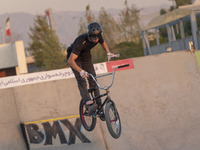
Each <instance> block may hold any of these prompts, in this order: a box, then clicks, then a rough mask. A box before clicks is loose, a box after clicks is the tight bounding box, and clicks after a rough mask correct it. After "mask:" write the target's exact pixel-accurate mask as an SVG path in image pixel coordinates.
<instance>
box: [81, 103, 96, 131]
mask: <svg viewBox="0 0 200 150" xmlns="http://www.w3.org/2000/svg"><path fill="white" fill-rule="evenodd" d="M79 114H80V119H81V123H82V125H83V127H84V128H85V130H87V131H92V130H94V128H95V126H96V117H94V116H93V115H87V114H85V102H84V101H83V100H81V102H80V106H79Z"/></svg>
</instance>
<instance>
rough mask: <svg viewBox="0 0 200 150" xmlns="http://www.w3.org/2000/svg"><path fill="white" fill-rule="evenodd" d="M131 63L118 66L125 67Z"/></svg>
mask: <svg viewBox="0 0 200 150" xmlns="http://www.w3.org/2000/svg"><path fill="white" fill-rule="evenodd" d="M128 66H129V64H125V65H121V66H118V68H123V67H128Z"/></svg>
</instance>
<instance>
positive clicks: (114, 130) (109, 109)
mask: <svg viewBox="0 0 200 150" xmlns="http://www.w3.org/2000/svg"><path fill="white" fill-rule="evenodd" d="M105 120H106V124H107V128H108V131H109V132H110V135H111V136H112V137H113V138H115V139H117V138H119V137H120V135H121V121H120V117H119V113H118V111H117V108H116V106H115V104H114V102H113V101H109V102H108V103H107V104H106V108H105Z"/></svg>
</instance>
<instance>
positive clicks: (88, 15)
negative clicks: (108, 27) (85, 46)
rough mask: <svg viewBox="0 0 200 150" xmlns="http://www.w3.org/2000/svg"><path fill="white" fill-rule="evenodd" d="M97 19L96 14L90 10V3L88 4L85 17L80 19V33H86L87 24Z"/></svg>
mask: <svg viewBox="0 0 200 150" xmlns="http://www.w3.org/2000/svg"><path fill="white" fill-rule="evenodd" d="M95 20H96V19H95V17H94V15H93V14H92V11H91V10H90V5H87V6H86V11H85V18H82V17H81V18H80V21H79V25H80V28H79V31H78V35H80V34H82V33H86V32H87V25H88V24H89V23H91V22H94V21H95Z"/></svg>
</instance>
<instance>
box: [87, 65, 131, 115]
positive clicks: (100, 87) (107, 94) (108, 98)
mask: <svg viewBox="0 0 200 150" xmlns="http://www.w3.org/2000/svg"><path fill="white" fill-rule="evenodd" d="M128 66H129V64H125V65H121V66H117V67H115V68H114V70H113V71H112V72H111V73H107V74H103V75H99V76H96V77H94V76H93V75H92V74H90V73H88V75H89V76H91V77H92V79H93V80H94V81H95V83H96V85H97V86H98V88H99V89H102V90H105V91H106V93H104V94H101V95H99V96H97V97H94V95H93V94H92V92H91V95H92V97H93V100H96V99H98V98H101V97H104V96H107V97H106V99H105V100H104V102H103V104H102V105H101V106H100V108H99V109H97V112H96V113H97V114H98V113H99V111H100V110H101V109H102V108H103V106H104V105H105V104H106V103H107V102H108V101H112V100H111V98H110V92H109V89H110V87H111V86H112V85H113V82H114V75H115V71H116V70H117V69H119V68H123V67H128ZM108 75H112V80H111V83H110V85H109V86H103V87H102V86H101V85H100V84H99V83H98V82H97V80H96V79H97V78H101V77H105V76H108Z"/></svg>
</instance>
